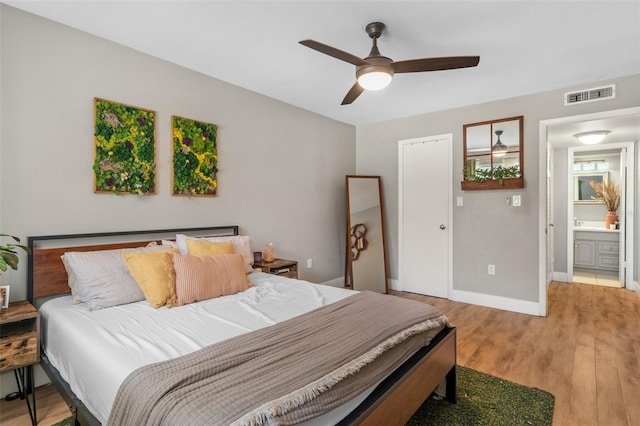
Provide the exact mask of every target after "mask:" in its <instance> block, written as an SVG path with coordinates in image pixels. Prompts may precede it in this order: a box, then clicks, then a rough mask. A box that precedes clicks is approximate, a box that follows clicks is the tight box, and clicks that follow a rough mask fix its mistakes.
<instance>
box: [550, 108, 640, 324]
mask: <svg viewBox="0 0 640 426" xmlns="http://www.w3.org/2000/svg"><path fill="white" fill-rule="evenodd" d="M635 114H640V107H631V108H622V109H616V110H610V111H601V112H596V113H591V114H582V115H573V116H565V117H560V118H552V119H548V120H540V122H539V130H538V137H539V141H538V156H539V162H538V166H539V168H538V194H539V195H538V199H539V202H538V307H539V315H540V316H544V317H546V316H547V270H546V269H547V241H546V236H547V234H546V231H547V223H548V218H547V212H546V210H547V206H546V203H545V202H543V201H546V199H547V188H546V185H547V175H546V170H545V169H546V167H547V161H546V160H547V158H546V156H547V145H548V143H549V141H548V138H547V129H548V128H549V127H551V126H554V125H557V124H566V123H574V122H580V121H588V120H597V119H601V118H610V117H619V116H624V115H635ZM636 179H637V180H638V186H640V173H638V176H636ZM636 208H638V206H636ZM551 219H552V218H551ZM568 263H569V259H567V265H568ZM632 285H633V284H632Z"/></svg>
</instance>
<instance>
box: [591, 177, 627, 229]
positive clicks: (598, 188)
mask: <svg viewBox="0 0 640 426" xmlns="http://www.w3.org/2000/svg"><path fill="white" fill-rule="evenodd" d="M589 185H591V188H593V190H594V191H595V192H596V194H598V197H591V198H593V199H594V200H599V201H600V202H601V203H602V204H604V206H605V207H606V209H607V212H608V213H607V216H606V217H605V223H604V227H605V229H610V225H611V224H612V223H614V222H616V221H617V220H618V215H617V214H616V212H617V211H618V208H619V207H620V187H619V186H618V185H617V184H615V183H613V182H609V181H607V182H602V183H596V182H594V181H590V182H589Z"/></svg>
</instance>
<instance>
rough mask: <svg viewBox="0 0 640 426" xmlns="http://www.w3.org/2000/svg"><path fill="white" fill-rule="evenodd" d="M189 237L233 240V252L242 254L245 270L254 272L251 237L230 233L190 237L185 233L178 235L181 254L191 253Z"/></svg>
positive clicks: (214, 240)
mask: <svg viewBox="0 0 640 426" xmlns="http://www.w3.org/2000/svg"><path fill="white" fill-rule="evenodd" d="M187 239H192V240H204V241H210V242H213V243H218V242H223V241H231V242H232V243H233V253H234V254H241V255H242V260H243V263H244V272H245V273H247V274H248V273H250V272H253V267H252V266H251V265H253V252H252V251H251V238H250V237H248V236H246V235H229V236H224V237H198V238H196V237H188V236H186V235H184V234H177V235H176V244H177V246H178V250H180V253H181V254H189V253H188V250H187Z"/></svg>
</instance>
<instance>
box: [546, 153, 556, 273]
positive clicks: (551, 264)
mask: <svg viewBox="0 0 640 426" xmlns="http://www.w3.org/2000/svg"><path fill="white" fill-rule="evenodd" d="M553 161H554V158H553V149H552V148H551V145H549V144H547V284H549V283H550V282H551V281H552V280H553V272H554V271H555V259H554V253H553Z"/></svg>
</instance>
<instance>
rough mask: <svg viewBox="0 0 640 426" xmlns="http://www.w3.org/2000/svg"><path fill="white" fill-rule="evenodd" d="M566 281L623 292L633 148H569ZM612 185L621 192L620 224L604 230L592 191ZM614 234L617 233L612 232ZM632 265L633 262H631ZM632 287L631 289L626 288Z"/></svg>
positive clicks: (628, 145) (600, 209)
mask: <svg viewBox="0 0 640 426" xmlns="http://www.w3.org/2000/svg"><path fill="white" fill-rule="evenodd" d="M567 150H568V151H567V154H568V155H567V170H568V173H567V176H568V180H567V188H568V191H567V195H568V197H567V200H566V202H567V218H568V221H567V222H568V223H567V225H566V227H567V248H566V250H567V279H566V280H567V281H568V282H578V283H584V284H593V285H601V286H606V287H617V288H620V287H626V286H627V285H626V284H627V282H629V284H631V283H632V282H633V276H632V275H630V276H627V274H626V272H627V271H626V269H627V262H626V260H627V257H628V256H627V255H626V252H627V244H626V240H627V239H631V243H632V244H631V247H633V233H632V234H631V235H628V233H627V232H626V230H627V228H629V226H630V225H631V229H633V217H631V218H629V220H630V221H631V223H630V224H629V223H627V217H626V215H625V214H624V212H625V211H626V210H627V208H626V205H627V204H628V203H631V205H632V206H633V203H634V193H635V192H634V179H633V178H634V173H633V170H634V165H633V160H634V144H633V143H632V142H626V143H609V144H603V145H599V146H582V147H575V148H567ZM609 184H612V185H614V186H615V187H617V188H618V189H619V196H620V206H619V207H618V209H617V211H618V212H619V213H620V217H619V220H617V221H616V222H615V223H614V224H613V225H612V226H609V227H607V226H606V223H605V213H606V211H607V208H606V207H605V206H604V205H603V204H602V202H601V201H599V200H598V194H597V193H596V188H598V187H599V188H602V185H609ZM611 228H615V229H611ZM629 263H632V262H629ZM629 287H631V285H629Z"/></svg>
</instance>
